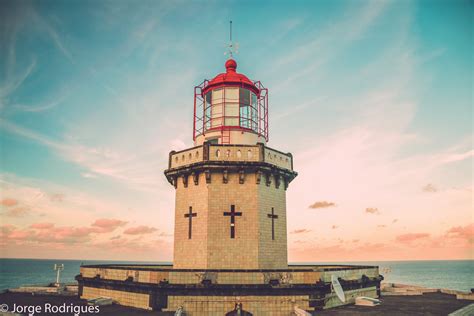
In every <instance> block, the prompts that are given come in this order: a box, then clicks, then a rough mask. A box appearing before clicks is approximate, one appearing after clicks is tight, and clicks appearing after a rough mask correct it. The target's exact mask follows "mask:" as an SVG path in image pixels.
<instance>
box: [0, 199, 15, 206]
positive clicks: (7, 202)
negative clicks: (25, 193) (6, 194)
mask: <svg viewBox="0 0 474 316" xmlns="http://www.w3.org/2000/svg"><path fill="white" fill-rule="evenodd" d="M17 204H18V200H15V199H12V198H6V199H3V200H1V201H0V205H3V206H6V207H10V206H15V205H17Z"/></svg>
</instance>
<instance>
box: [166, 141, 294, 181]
mask: <svg viewBox="0 0 474 316" xmlns="http://www.w3.org/2000/svg"><path fill="white" fill-rule="evenodd" d="M202 173H203V174H205V179H206V182H207V183H210V181H212V180H211V179H213V178H216V173H219V177H222V181H223V182H224V183H226V182H227V180H228V176H229V174H230V173H237V174H239V181H240V183H241V184H243V183H244V182H245V179H246V177H245V175H246V174H248V173H254V174H255V179H256V181H257V184H258V183H260V181H264V182H265V183H266V184H267V185H268V186H270V185H272V184H273V185H275V186H276V187H277V188H278V187H279V186H280V185H281V184H283V185H284V186H285V189H286V188H287V187H288V184H289V183H290V182H291V181H292V180H293V179H294V178H295V177H296V176H297V174H298V173H297V172H295V171H294V170H293V156H292V154H291V153H283V152H281V151H278V150H276V149H272V148H269V147H267V146H265V145H264V144H263V143H258V144H256V145H234V144H228V145H222V144H210V143H207V142H206V143H204V144H203V145H201V146H196V147H192V148H189V149H185V150H181V151H172V152H170V154H169V162H168V169H167V170H166V171H165V175H166V178H167V179H168V182H169V183H171V184H172V185H174V186H175V187H176V186H177V183H178V181H182V182H183V184H184V186H185V187H187V186H188V184H189V183H190V182H191V181H192V182H194V184H195V185H198V183H199V175H200V174H202ZM212 175H214V177H213V176H212ZM216 179H217V178H216Z"/></svg>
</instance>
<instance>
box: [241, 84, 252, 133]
mask: <svg viewBox="0 0 474 316" xmlns="http://www.w3.org/2000/svg"><path fill="white" fill-rule="evenodd" d="M239 99H240V126H241V127H244V128H250V127H251V123H250V118H251V107H250V91H249V90H247V89H242V88H241V89H240V91H239Z"/></svg>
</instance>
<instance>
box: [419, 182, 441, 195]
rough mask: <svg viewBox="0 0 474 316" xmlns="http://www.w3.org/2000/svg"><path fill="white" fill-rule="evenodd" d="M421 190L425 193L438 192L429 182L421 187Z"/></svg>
mask: <svg viewBox="0 0 474 316" xmlns="http://www.w3.org/2000/svg"><path fill="white" fill-rule="evenodd" d="M422 190H423V192H427V193H435V192H438V188H436V187H435V186H434V185H432V184H431V183H428V184H427V185H425V186H424V187H423V188H422Z"/></svg>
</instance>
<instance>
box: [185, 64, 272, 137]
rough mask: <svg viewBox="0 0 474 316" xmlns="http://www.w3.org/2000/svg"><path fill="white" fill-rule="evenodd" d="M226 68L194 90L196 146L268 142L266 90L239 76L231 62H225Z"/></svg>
mask: <svg viewBox="0 0 474 316" xmlns="http://www.w3.org/2000/svg"><path fill="white" fill-rule="evenodd" d="M225 68H226V72H225V73H221V74H218V75H217V76H215V77H214V78H213V79H211V80H204V82H203V83H201V84H200V85H199V86H196V87H195V89H194V134H193V140H194V142H195V144H196V145H200V144H202V143H203V142H211V143H215V144H256V143H259V142H262V143H263V142H266V141H268V107H267V104H268V91H267V89H266V88H264V87H263V85H262V84H261V83H260V81H252V80H250V79H249V78H248V77H247V76H245V75H243V74H240V73H238V72H237V62H236V61H235V60H234V59H229V60H227V61H226V63H225Z"/></svg>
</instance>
